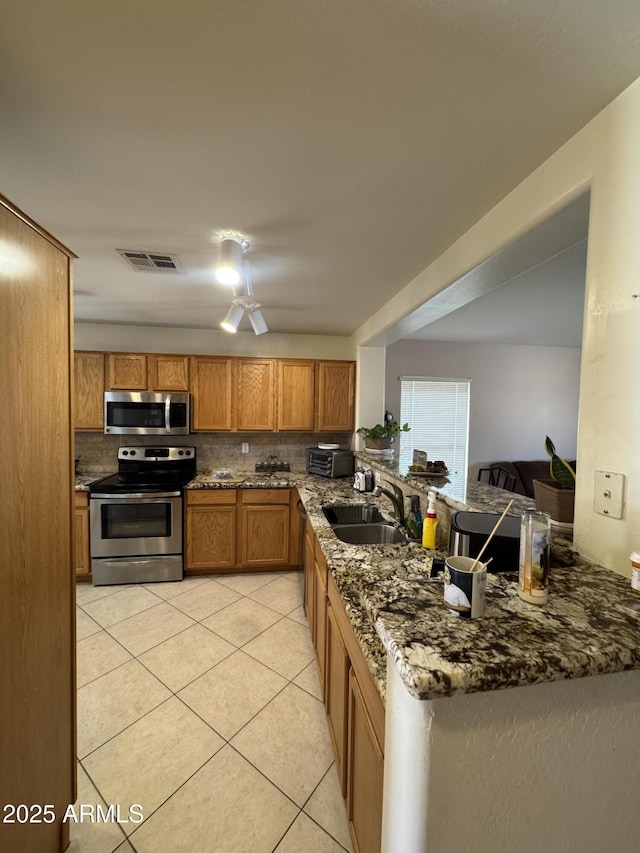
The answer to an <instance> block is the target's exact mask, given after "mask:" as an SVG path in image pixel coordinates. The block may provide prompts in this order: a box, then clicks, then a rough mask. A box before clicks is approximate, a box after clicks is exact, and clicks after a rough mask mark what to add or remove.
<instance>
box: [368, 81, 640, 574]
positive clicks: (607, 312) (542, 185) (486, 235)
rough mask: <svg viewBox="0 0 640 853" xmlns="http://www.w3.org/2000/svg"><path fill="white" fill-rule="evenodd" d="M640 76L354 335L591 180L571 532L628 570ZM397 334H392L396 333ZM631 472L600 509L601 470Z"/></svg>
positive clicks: (632, 533) (450, 278) (637, 407)
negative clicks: (622, 497)
mask: <svg viewBox="0 0 640 853" xmlns="http://www.w3.org/2000/svg"><path fill="white" fill-rule="evenodd" d="M638 151H640V80H636V82H635V83H633V84H632V85H631V86H630V87H629V88H628V89H626V90H625V91H624V92H623V93H622V94H621V95H619V97H618V98H616V99H615V100H614V101H613V102H612V103H611V104H609V106H607V107H606V108H605V109H604V110H603V111H602V112H601V113H599V114H598V115H597V116H596V117H595V118H594V119H593V120H592V121H591V122H589V124H587V125H586V126H585V127H584V128H583V129H582V130H581V131H579V132H578V133H577V134H576V135H575V136H574V137H573V138H572V139H570V140H569V141H568V142H567V143H566V144H565V145H563V146H562V147H561V148H559V149H558V151H556V152H555V153H554V154H553V155H552V156H551V157H549V159H548V160H546V161H545V162H544V163H543V164H542V165H541V166H540V167H539V168H538V169H536V170H535V172H533V173H532V174H531V175H529V177H528V178H526V179H525V180H524V181H523V182H522V183H521V184H519V185H518V186H517V187H516V188H515V189H514V190H513V191H512V192H511V193H509V195H507V196H506V197H505V198H504V199H503V200H502V201H501V202H499V203H498V204H497V205H496V206H495V207H494V208H492V209H491V210H490V211H489V212H488V213H487V214H486V215H485V216H484V217H482V219H480V220H479V221H478V222H477V223H476V224H475V225H474V226H473V227H472V228H470V229H469V230H468V231H467V232H466V233H465V234H464V235H463V236H462V237H461V238H460V239H459V240H457V241H456V242H455V243H454V244H453V245H452V246H451V247H450V248H449V249H447V250H446V251H445V252H444V253H443V254H442V255H441V256H440V257H439V258H437V259H436V260H434V261H433V262H432V263H431V264H430V265H429V266H428V267H427V268H426V269H425V270H423V271H422V272H421V273H420V275H418V276H417V277H416V278H415V279H414V280H413V281H412V282H410V283H409V284H408V285H407V286H406V287H405V288H403V290H402V291H400V293H398V294H396V296H394V297H393V298H392V299H391V300H390V301H389V302H388V303H387V305H385V306H384V308H383V309H381V310H380V311H378V312H377V313H376V314H374V315H373V316H372V317H371V318H370V319H369V320H368V321H367V322H366V323H364V324H363V325H362V326H361V327H360V329H358V331H357V333H356V335H355V338H356V340H357V342H358V344H359V345H361V346H372V345H381V346H383V345H385V344H386V343H388V342H390V341H389V340H388V339H387V331H386V330H388V329H390V327H392V326H394V324H396V323H400V321H401V320H402V318H403V317H405V316H406V315H407V314H409V313H410V312H412V311H413V310H415V309H416V308H417V307H419V306H420V305H422V304H424V303H425V302H426V301H427V300H428V299H430V298H431V297H432V296H434V295H436V294H437V293H439V292H440V291H442V290H444V289H445V288H446V287H447V286H448V285H449V284H452V283H453V282H455V281H457V280H458V279H459V278H460V277H461V276H463V275H464V274H465V273H467V272H469V270H471V269H474V268H475V267H476V266H478V264H480V263H481V262H482V261H484V260H486V259H487V258H488V257H490V256H491V255H492V254H494V253H495V252H497V251H498V250H499V249H501V248H502V247H504V246H506V245H508V244H509V243H510V242H512V241H513V240H515V239H516V238H517V237H519V236H521V235H522V234H524V233H526V232H527V231H529V230H530V229H531V228H533V227H534V226H535V225H537V224H538V223H540V222H542V221H544V220H546V219H548V218H549V217H550V216H551V215H552V214H553V213H555V212H557V211H558V210H561V209H562V208H563V207H565V206H566V205H567V204H568V203H569V202H571V201H573V200H574V199H576V198H578V196H580V195H582V194H583V193H584V192H586V191H587V190H588V189H591V208H590V211H591V219H590V225H589V240H588V255H587V278H586V301H585V325H584V334H583V341H582V365H581V371H580V414H579V428H578V452H577V456H578V459H579V460H580V462H579V468H580V471H579V472H578V478H577V481H576V511H575V525H574V542H575V544H576V546H577V547H578V549H579V550H580V551H581V552H582V553H583V554H584V555H585V556H586V557H589V558H591V559H593V560H595V561H596V562H599V563H600V564H601V565H603V566H607V567H609V568H611V569H613V570H615V571H618V572H621V573H623V574H627V575H628V574H629V573H630V569H629V559H628V558H629V553H630V551H631V550H634V549H637V548H639V547H640V541H639V537H640V534H639V533H638V531H639V530H640V442H638V438H637V437H638V435H639V434H640V396H639V395H638V393H637V388H638V375H640V334H639V333H638V330H639V329H640V287H639V286H638V269H639V266H640V263H639V262H640V256H639V252H640V240H639V239H638V234H640V158H639V157H638ZM393 340H397V337H396V338H393ZM600 469H603V470H609V471H616V472H618V473H622V474H625V475H626V478H627V491H626V506H625V512H624V517H623V518H622V519H621V520H617V519H613V518H608V517H606V516H602V515H597V514H595V513H594V510H593V489H594V475H595V471H596V470H600Z"/></svg>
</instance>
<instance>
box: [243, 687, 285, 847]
mask: <svg viewBox="0 0 640 853" xmlns="http://www.w3.org/2000/svg"><path fill="white" fill-rule="evenodd" d="M267 704H268V703H267ZM265 707H266V705H265ZM243 728H244V726H243ZM236 734H237V732H236ZM235 736H236V735H234V737H235ZM227 746H228V747H229V748H230V749H232V750H233V751H234V752H235V753H236V754H237V755H239V756H240V758H241V759H242V760H243V761H246V762H247V764H249V765H251V767H253V769H254V770H256V771H257V772H258V773H259V774H260V775H261V776H262V777H263V778H264V779H266V780H267V782H268V783H269V784H270V785H273V787H274V788H275V789H276V790H277V791H279V792H280V793H281V794H282V796H283V797H286V798H287V799H288V800H289V802H290V803H293V805H294V806H295V807H296V808H297V809H298V814H300V812H301V811H302V808H301V807H300V806H299V805H298V804H297V803H296V802H295V800H292V799H291V797H290V796H289V794H287V792H286V791H283V790H282V788H281V787H280V786H279V785H278V784H277V783H276V782H274V781H273V779H270V778H269V777H268V776H267V774H266V773H265V772H264V771H262V770H261V769H260V768H259V767H257V766H256V765H255V764H254V763H253V761H251V759H249V758H247V756H246V755H243V754H242V753H241V752H240V750H238V749H236V748H235V746H234V745H233V744H232V743H231V741H227ZM297 817H298V815H296V818H297ZM280 840H282V839H280ZM279 843H280V842H278V844H279Z"/></svg>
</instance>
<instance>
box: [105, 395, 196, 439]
mask: <svg viewBox="0 0 640 853" xmlns="http://www.w3.org/2000/svg"><path fill="white" fill-rule="evenodd" d="M189 398H190V395H189V394H173V393H171V394H169V393H165V392H162V393H158V394H151V393H146V392H139V391H105V394H104V431H105V433H108V434H109V435H188V434H189Z"/></svg>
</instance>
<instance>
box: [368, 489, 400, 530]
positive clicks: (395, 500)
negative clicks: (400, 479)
mask: <svg viewBox="0 0 640 853" xmlns="http://www.w3.org/2000/svg"><path fill="white" fill-rule="evenodd" d="M385 483H386V484H387V485H388V486H391V488H392V489H393V493H392V492H390V491H388V489H383V488H382V486H376V487H375V489H374V490H373V495H374V497H376V498H379V497H380V495H386V496H387V497H388V498H389V500H390V501H391V503H392V504H393V508H394V510H395V516H396V518H397V519H398V521H399V522H400V524H401V525H402V526H403V527H405V526H406V523H407V520H406V518H405V515H404V495H403V493H402V489H401V488H400V487H399V486H396V484H395V483H391V482H390V481H389V480H385Z"/></svg>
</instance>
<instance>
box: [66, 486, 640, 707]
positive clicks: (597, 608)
mask: <svg viewBox="0 0 640 853" xmlns="http://www.w3.org/2000/svg"><path fill="white" fill-rule="evenodd" d="M101 476H106V474H104V473H94V474H78V475H77V477H76V490H79V491H87V490H88V488H89V484H90V483H91V482H94V481H95V480H96V479H99V478H100V477H101ZM473 485H474V486H475V487H476V489H475V491H474V494H473V505H472V506H469V507H467V508H468V509H488V507H490V506H491V504H492V503H494V502H495V500H496V499H495V497H494V496H493V495H492V493H493V492H496V491H500V490H496V489H494V488H493V487H491V486H481V485H479V484H473ZM293 487H295V488H297V489H298V492H299V494H300V498H301V501H302V504H303V506H304V510H305V513H306V515H307V518H308V520H309V523H310V524H311V526H312V528H313V530H314V533H315V535H316V536H317V537H318V539H319V541H320V544H321V547H322V551H323V554H324V556H325V558H326V560H327V565H328V567H329V570H330V572H331V574H332V576H333V579H334V581H335V583H336V586H337V588H338V591H339V593H340V596H341V598H342V600H343V603H344V605H345V609H346V611H347V613H348V615H349V618H350V621H351V623H352V626H353V628H354V631H355V633H356V636H357V638H358V641H359V643H360V646H361V648H362V651H363V653H364V655H365V659H366V660H367V664H368V666H369V669H370V671H371V674H372V676H373V678H374V682H375V684H376V686H377V689H378V692H379V694H380V696H381V697H382V699H383V701H384V700H385V693H386V653H387V652H388V653H389V655H390V656H391V658H392V659H393V661H394V663H395V666H396V668H397V670H398V672H399V674H400V676H401V678H402V681H403V683H404V684H405V687H406V688H407V690H408V691H409V693H411V695H413V696H415V697H417V698H420V699H427V698H435V697H443V696H451V695H453V694H454V693H468V692H483V691H489V690H497V689H501V688H505V687H515V686H522V685H526V684H536V683H539V682H542V681H556V680H560V679H571V678H579V677H581V676H586V675H596V674H604V673H611V672H618V671H621V670H625V669H636V668H638V669H640V650H639V648H638V645H639V644H638V642H637V638H638V637H640V597H638V596H634V595H633V594H632V593H631V591H630V587H629V583H628V581H627V580H625V579H624V578H623V577H621V576H619V575H616V574H615V573H613V572H610V571H607V570H605V569H602V568H600V567H598V566H594V565H592V564H590V563H588V562H587V561H585V560H580V562H579V563H577V564H575V565H572V566H568V567H563V568H556V569H552V571H551V579H550V593H549V601H548V604H547V605H546V606H545V607H541V608H538V607H535V606H533V605H529V604H527V603H526V602H524V601H522V600H521V599H520V598H519V597H518V595H517V576H516V575H515V574H511V573H508V574H497V575H493V574H490V575H489V576H488V585H487V610H486V613H485V616H484V617H483V618H482V619H479V620H473V621H472V620H462V619H459V618H457V617H455V616H454V615H453V614H451V613H449V612H448V611H447V610H446V609H445V608H444V606H443V604H442V595H443V591H442V578H441V576H440V577H439V578H435V579H432V578H430V571H431V561H432V558H433V557H434V556H440V557H444V556H445V554H444V553H442V552H437V551H428V552H427V551H424V550H423V549H422V548H421V547H420V545H419V544H418V543H415V542H408V543H406V544H401V545H348V544H346V543H344V542H341V541H340V540H338V539H337V537H336V536H335V534H334V532H333V530H332V528H331V526H330V524H329V522H328V521H327V520H326V518H325V516H324V513H323V512H322V507H323V505H327V504H332V503H333V504H335V503H363V502H370V503H373V504H374V505H376V506H377V507H378V508H379V509H380V510H381V511H382V512H383V514H384V515H386V516H389V514H390V513H389V508H390V505H389V502H388V501H387V499H386V498H384V497H380V498H374V497H373V496H372V495H371V493H360V492H356V491H354V489H353V488H352V486H351V480H350V479H349V478H344V479H337V480H333V479H328V478H324V477H318V476H315V475H310V474H306V473H302V472H276V473H272V474H260V473H253V472H251V473H247V474H246V475H245V480H244V481H243V482H241V483H233V482H226V481H224V480H219V481H213V482H212V481H210V480H208V478H206V477H205V476H203V475H198V476H197V477H195V478H194V480H192V481H191V482H190V483H189V484H188V485H187V487H186V488H187V489H238V488H239V489H246V488H251V489H259V488H269V489H274V488H293ZM498 499H499V500H500V501H501V502H504V496H503V495H499V496H498ZM572 553H573V549H572V548H571V549H569V551H568V553H567V554H566V556H567V557H570V556H571V555H572Z"/></svg>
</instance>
